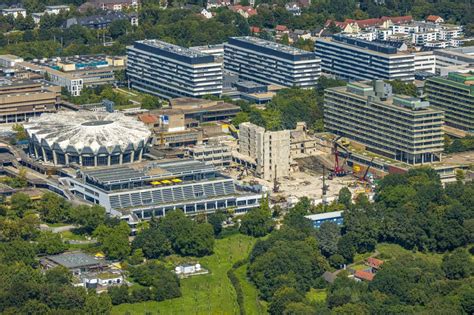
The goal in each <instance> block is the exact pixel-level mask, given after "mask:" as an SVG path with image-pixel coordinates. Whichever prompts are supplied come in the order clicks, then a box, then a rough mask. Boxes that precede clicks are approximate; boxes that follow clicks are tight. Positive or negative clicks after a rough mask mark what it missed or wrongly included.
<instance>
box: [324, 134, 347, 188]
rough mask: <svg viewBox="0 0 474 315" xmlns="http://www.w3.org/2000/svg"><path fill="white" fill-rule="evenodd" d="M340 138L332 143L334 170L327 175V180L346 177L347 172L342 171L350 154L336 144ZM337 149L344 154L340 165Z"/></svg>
mask: <svg viewBox="0 0 474 315" xmlns="http://www.w3.org/2000/svg"><path fill="white" fill-rule="evenodd" d="M341 138H342V136H339V137H337V138H336V139H334V140H333V142H332V144H333V146H332V154H334V169H333V171H332V173H331V174H329V176H328V179H333V177H334V176H337V177H342V176H346V175H347V172H346V171H345V170H344V165H345V164H346V162H347V159H348V158H349V156H350V154H351V153H350V152H349V150H347V149H346V148H345V147H344V146H342V145H340V144H339V143H338V141H339V139H341ZM339 149H342V150H343V151H344V152H345V153H346V158H345V159H344V162H342V163H339Z"/></svg>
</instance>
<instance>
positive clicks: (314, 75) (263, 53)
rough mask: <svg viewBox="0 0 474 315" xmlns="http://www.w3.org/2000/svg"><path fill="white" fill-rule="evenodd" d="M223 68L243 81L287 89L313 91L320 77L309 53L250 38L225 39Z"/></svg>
mask: <svg viewBox="0 0 474 315" xmlns="http://www.w3.org/2000/svg"><path fill="white" fill-rule="evenodd" d="M224 68H225V70H228V71H230V72H233V73H236V74H238V75H239V77H241V78H243V79H245V80H250V81H256V82H260V83H264V84H275V85H281V86H287V87H292V86H299V87H304V88H305V87H308V88H309V87H313V86H315V85H316V82H317V80H318V78H319V77H320V75H321V66H320V59H319V58H317V57H316V56H315V55H314V54H313V53H311V52H308V51H304V50H301V49H297V48H294V47H290V46H286V45H282V44H278V43H275V42H272V41H267V40H264V39H261V38H256V37H251V36H245V37H231V38H229V41H228V42H227V43H226V44H225V46H224Z"/></svg>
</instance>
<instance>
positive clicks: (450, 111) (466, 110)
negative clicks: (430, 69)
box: [425, 73, 474, 133]
mask: <svg viewBox="0 0 474 315" xmlns="http://www.w3.org/2000/svg"><path fill="white" fill-rule="evenodd" d="M425 87H426V94H427V96H428V100H429V101H430V103H431V105H433V106H436V107H438V108H440V109H442V110H444V111H445V113H446V124H447V125H449V126H452V127H454V128H457V129H461V130H464V131H467V132H470V133H474V74H473V73H449V74H448V76H447V77H432V78H429V79H428V81H427V82H426V86H425Z"/></svg>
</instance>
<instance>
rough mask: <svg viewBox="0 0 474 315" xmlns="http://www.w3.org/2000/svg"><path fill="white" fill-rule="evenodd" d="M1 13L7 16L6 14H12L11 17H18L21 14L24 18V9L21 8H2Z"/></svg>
mask: <svg viewBox="0 0 474 315" xmlns="http://www.w3.org/2000/svg"><path fill="white" fill-rule="evenodd" d="M2 15H3V16H8V15H12V16H13V18H15V19H16V18H17V17H19V16H20V15H21V16H23V17H24V18H26V10H25V9H23V8H10V9H3V10H2Z"/></svg>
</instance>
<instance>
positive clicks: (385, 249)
mask: <svg viewBox="0 0 474 315" xmlns="http://www.w3.org/2000/svg"><path fill="white" fill-rule="evenodd" d="M377 250H378V251H379V252H380V254H379V255H378V256H377V258H379V259H382V260H389V259H395V258H398V257H400V256H403V255H407V254H408V255H412V256H415V257H418V258H421V259H425V260H427V261H430V262H433V263H436V264H441V261H442V260H443V254H436V253H422V252H413V251H410V250H406V249H404V248H403V247H401V246H400V245H396V244H387V243H381V244H378V245H377Z"/></svg>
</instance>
